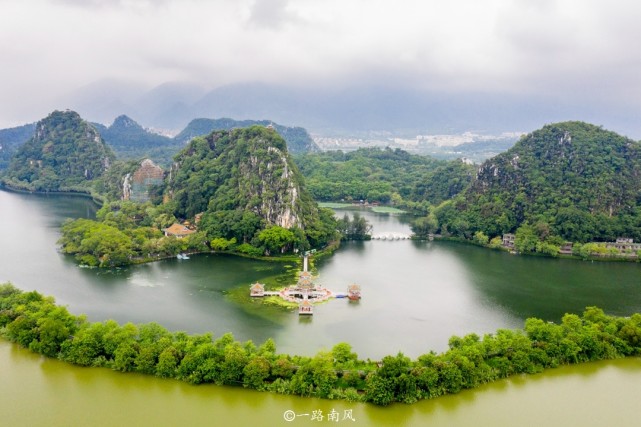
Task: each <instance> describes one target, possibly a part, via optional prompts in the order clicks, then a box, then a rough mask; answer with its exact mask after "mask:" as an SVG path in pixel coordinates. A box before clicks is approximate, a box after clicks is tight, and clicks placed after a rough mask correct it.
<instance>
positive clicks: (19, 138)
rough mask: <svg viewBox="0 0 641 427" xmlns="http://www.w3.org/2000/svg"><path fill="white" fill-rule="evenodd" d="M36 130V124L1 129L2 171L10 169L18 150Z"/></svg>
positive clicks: (0, 161) (0, 156)
mask: <svg viewBox="0 0 641 427" xmlns="http://www.w3.org/2000/svg"><path fill="white" fill-rule="evenodd" d="M35 130H36V125H35V123H31V124H28V125H23V126H18V127H14V128H9V129H0V171H2V170H3V169H6V168H7V167H9V162H10V161H11V158H12V157H13V156H14V154H15V153H16V151H18V148H19V147H20V146H21V145H22V144H24V143H25V142H27V141H28V140H29V138H31V137H32V136H33V133H34V131H35Z"/></svg>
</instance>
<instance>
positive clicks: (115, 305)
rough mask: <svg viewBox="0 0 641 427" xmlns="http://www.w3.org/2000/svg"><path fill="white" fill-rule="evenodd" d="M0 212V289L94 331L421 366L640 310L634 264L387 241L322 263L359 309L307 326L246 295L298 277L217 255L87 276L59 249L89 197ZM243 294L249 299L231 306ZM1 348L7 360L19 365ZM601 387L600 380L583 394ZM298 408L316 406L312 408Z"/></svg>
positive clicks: (327, 282) (322, 314) (401, 227)
mask: <svg viewBox="0 0 641 427" xmlns="http://www.w3.org/2000/svg"><path fill="white" fill-rule="evenodd" d="M0 207H1V209H0V221H1V222H2V224H4V225H5V227H4V230H3V237H2V239H0V260H1V261H0V263H1V264H0V265H1V266H2V268H0V282H5V281H11V282H12V283H14V284H15V285H16V286H17V287H18V288H20V289H24V290H38V291H39V292H41V293H43V294H45V295H53V296H54V297H55V298H56V300H57V302H58V303H60V304H63V305H66V306H68V308H69V310H70V311H71V312H73V313H76V314H80V313H86V314H87V315H88V317H89V319H91V320H105V319H109V318H113V319H116V320H117V321H119V322H127V321H131V322H135V323H143V322H150V321H155V322H158V323H160V324H162V325H163V326H165V327H167V328H168V329H171V330H186V331H188V332H194V333H200V332H206V331H211V332H213V333H214V335H215V336H220V335H222V334H223V333H225V332H232V333H233V334H234V336H235V337H236V338H237V339H240V340H247V339H251V340H253V341H254V342H256V343H260V342H262V341H264V340H265V339H267V338H270V337H271V338H274V340H275V342H276V344H277V347H278V350H279V352H286V353H291V354H306V355H313V354H315V353H316V352H317V351H319V350H322V349H330V348H331V347H332V346H333V345H335V344H337V343H339V342H348V343H350V344H351V345H352V346H353V349H354V351H356V352H357V353H358V354H359V356H360V357H361V358H372V359H378V358H380V357H382V356H384V355H387V354H396V353H397V352H398V351H402V352H403V353H405V354H406V355H408V356H411V357H416V356H418V355H420V354H422V353H425V352H428V351H430V350H435V351H442V350H444V349H445V348H446V347H447V341H448V339H449V337H450V336H452V335H455V334H456V335H464V334H467V333H470V332H475V333H477V334H480V335H482V334H483V333H487V332H492V331H495V330H496V329H498V328H515V327H521V326H522V324H523V320H524V319H525V318H527V317H530V316H536V317H541V318H543V319H546V320H551V321H559V320H560V318H561V316H562V315H563V314H564V313H566V312H576V313H580V312H581V311H582V310H583V309H584V308H585V307H586V306H590V305H597V306H599V307H602V308H603V309H604V310H605V311H606V312H607V313H609V314H614V315H629V314H630V313H632V312H641V292H640V288H641V274H640V273H641V271H640V268H641V266H640V265H639V264H636V263H600V262H594V263H592V262H582V261H572V260H556V259H544V258H537V257H519V256H512V255H509V254H506V253H502V252H496V251H491V250H486V249H481V248H477V247H473V246H466V245H462V244H456V243H447V242H415V241H407V240H394V241H389V240H386V241H371V242H354V243H347V244H344V245H343V246H342V247H341V249H339V250H338V251H337V252H336V253H335V255H333V256H331V257H328V258H325V259H323V260H321V261H319V262H317V263H316V264H315V266H314V267H315V270H313V271H314V275H315V276H316V279H315V280H317V281H318V282H319V284H321V285H322V286H324V287H326V288H328V289H333V290H345V291H346V290H347V285H349V284H350V283H357V284H359V285H360V286H361V288H362V300H361V301H360V302H358V303H356V304H354V303H351V304H350V303H349V302H348V301H347V299H332V300H330V301H328V302H326V303H323V304H319V305H316V306H315V307H314V316H299V315H298V314H297V311H296V310H294V311H291V310H287V309H283V308H282V307H278V306H273V305H270V304H265V303H263V302H262V301H257V300H256V299H254V300H252V299H251V298H250V297H249V284H250V283H254V282H255V281H259V280H263V279H264V278H270V277H271V278H274V279H277V278H279V277H280V276H281V275H283V274H284V273H286V272H287V271H291V270H292V269H298V268H300V267H299V266H294V265H287V264H281V263H268V262H259V261H253V260H247V259H244V258H238V257H232V256H220V255H211V254H208V255H199V256H192V257H191V259H189V260H176V259H172V260H166V261H162V262H158V263H152V264H146V265H139V266H134V267H131V268H125V269H120V270H115V271H106V270H98V269H82V268H78V267H77V266H76V265H75V263H74V261H73V259H71V258H69V257H65V256H63V255H61V254H59V253H57V252H56V240H57V239H58V237H59V227H60V224H61V222H62V221H63V220H64V219H65V218H67V217H91V216H93V215H94V214H95V210H96V208H95V206H94V205H93V204H92V203H91V201H90V200H88V199H84V198H80V197H70V196H41V195H28V194H16V193H10V192H5V191H0ZM342 213H343V212H342V211H341V212H340V214H341V215H342ZM360 213H361V214H362V215H364V216H365V217H366V218H367V219H368V221H370V222H371V223H372V224H373V225H374V232H375V233H400V234H403V233H407V232H408V230H409V229H408V224H407V218H405V217H403V216H398V215H389V214H375V213H372V212H369V211H361V212H360ZM290 276H291V275H290ZM285 285H287V283H283V286H285ZM241 291H242V293H243V294H244V295H245V297H244V298H234V296H235V295H236V294H239V293H240V292H241ZM3 345H4V347H3V353H2V354H3V356H2V357H3V358H5V356H6V354H7V352H8V353H9V354H15V351H16V350H7V348H6V346H7V345H8V344H3ZM9 359H10V360H9V364H11V357H9ZM3 361H4V359H3ZM3 363H4V362H3ZM34 363H35V362H29V363H28V364H33V366H32V368H30V369H38V368H37V366H39V365H38V364H39V363H42V362H38V363H35V364H34ZM613 363H614V362H613ZM604 366H615V365H609V364H605V365H604ZM74 369H75V368H74ZM572 369H575V368H572ZM576 369H580V368H576ZM612 369H618V368H612ZM626 369H627V368H626ZM628 370H630V371H633V372H634V374H637V373H638V372H637V371H636V368H635V369H632V368H630V369H628ZM638 374H639V375H641V373H638ZM545 375H546V376H547V375H548V374H545ZM551 375H553V374H551ZM3 377H4V375H3ZM593 377H594V378H597V377H598V375H593V376H590V377H589V378H588V380H587V383H588V384H590V382H591V381H592V380H591V379H590V378H593ZM3 380H4V379H3ZM145 381H147V380H145ZM149 381H154V380H153V379H149ZM561 382H563V380H561ZM510 384H512V382H510ZM509 387H510V388H511V387H513V386H512V385H510V386H509ZM588 388H590V387H588ZM239 392H241V393H247V392H246V391H243V390H239ZM519 393H521V392H520V391H518V392H516V394H519ZM617 394H619V393H617ZM261 396H262V395H261ZM474 396H480V395H479V394H477V393H476V392H475V393H474ZM239 399H240V398H239ZM261 399H262V397H261ZM266 399H275V397H269V398H266ZM475 399H477V398H475ZM296 402H298V403H296V405H297V406H298V405H300V407H306V406H307V405H306V404H304V403H303V402H307V401H306V400H303V401H299V400H296ZM239 405H240V404H239ZM323 405H325V402H323ZM341 405H342V406H341V407H343V406H345V405H347V406H349V404H346V403H341ZM241 406H242V405H241ZM323 407H325V406H323ZM359 408H361V406H359ZM408 408H410V407H408ZM417 408H418V407H417ZM281 409H282V408H281ZM377 410H378V409H377ZM407 411H409V412H407ZM407 411H406V412H407V414H413V413H414V412H415V411H421V410H420V409H415V410H412V409H408V410H407ZM281 412H282V411H281ZM407 414H406V415H407ZM408 416H409V415H408ZM409 418H412V417H409ZM409 418H408V419H409ZM358 424H360V423H358ZM572 424H574V423H572ZM608 424H610V425H614V424H611V423H608ZM275 425H276V424H275ZM408 425H410V424H408ZM617 425H621V424H617Z"/></svg>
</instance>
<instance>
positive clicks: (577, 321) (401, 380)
mask: <svg viewBox="0 0 641 427" xmlns="http://www.w3.org/2000/svg"><path fill="white" fill-rule="evenodd" d="M0 335H1V336H2V337H3V338H5V339H8V340H10V341H12V342H15V343H17V344H19V345H21V346H23V347H25V348H29V349H30V350H31V351H34V352H36V353H40V354H43V355H45V356H47V357H55V358H58V359H60V360H63V361H66V362H69V363H73V364H76V365H81V366H100V367H108V368H111V369H114V370H117V371H122V372H138V373H143V374H148V375H155V376H158V377H161V378H175V379H178V380H182V381H187V382H189V383H192V384H200V383H214V384H220V385H223V384H224V385H232V386H243V387H246V388H252V389H256V390H264V391H271V392H276V393H282V394H293V395H299V396H314V397H320V398H329V399H346V400H349V401H364V402H371V403H373V404H376V405H388V404H390V403H393V402H404V403H413V402H416V401H418V400H420V399H430V398H435V397H438V396H442V395H446V394H453V393H458V392H459V391H461V390H464V389H471V388H475V387H478V386H480V385H482V384H485V383H488V382H491V381H496V380H499V379H502V378H507V377H510V376H512V375H519V374H533V373H537V372H541V371H543V370H544V369H548V368H554V367H557V366H559V365H565V364H574V363H582V362H590V361H596V360H607V359H615V358H620V357H626V356H639V355H640V354H641V314H633V315H632V316H630V317H613V316H608V315H606V314H604V312H603V311H602V310H601V309H598V308H596V307H588V308H587V309H586V310H585V312H584V313H583V315H582V316H578V315H575V314H566V315H565V316H563V319H562V320H561V323H560V324H553V323H549V322H545V321H543V320H541V319H536V318H530V319H527V320H526V321H525V327H524V329H522V330H508V329H499V330H498V331H496V333H494V334H486V335H484V336H483V337H480V336H478V335H476V334H469V335H466V336H465V337H462V338H461V337H457V336H453V337H451V338H450V340H449V349H448V350H447V351H445V352H444V353H441V354H436V353H434V352H430V353H426V354H423V355H421V356H419V357H418V358H417V359H415V360H412V359H410V358H409V357H407V356H405V355H403V354H402V353H400V352H399V353H398V354H396V355H395V356H386V357H383V358H382V360H381V361H379V362H372V361H369V360H367V361H363V360H360V359H359V358H358V356H357V354H356V353H354V352H353V351H352V348H351V346H350V345H349V344H346V343H340V344H337V345H335V346H334V347H333V348H332V349H331V350H330V351H321V352H319V353H318V354H316V355H315V356H314V357H304V356H292V355H287V354H279V353H277V352H276V345H275V344H274V342H273V340H271V339H269V340H267V341H266V342H264V343H263V344H261V345H260V346H256V345H255V344H254V343H253V342H251V341H248V342H245V343H241V342H238V341H236V340H235V339H234V337H233V336H232V334H230V333H227V334H224V335H222V336H221V337H219V338H216V339H214V337H213V336H212V335H211V334H203V335H191V336H190V335H187V334H186V333H184V332H174V333H171V332H169V331H167V330H166V329H165V328H163V327H161V326H160V325H158V324H155V323H149V324H143V325H134V324H131V323H127V324H125V325H119V324H118V323H116V322H115V321H113V320H107V321H105V322H94V323H91V322H88V321H87V320H86V318H85V317H84V316H75V315H73V314H70V313H69V312H68V311H67V309H66V308H65V307H61V306H57V305H56V304H55V302H54V299H53V298H52V297H44V296H42V295H41V294H39V293H37V292H22V291H20V290H18V289H16V288H14V287H13V286H12V285H10V284H4V285H0Z"/></svg>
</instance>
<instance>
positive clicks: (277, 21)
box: [249, 0, 293, 29]
mask: <svg viewBox="0 0 641 427" xmlns="http://www.w3.org/2000/svg"><path fill="white" fill-rule="evenodd" d="M287 4H288V0H256V1H255V3H254V4H253V6H252V8H251V15H250V18H249V22H250V23H253V24H256V25H258V26H260V27H266V28H271V29H278V28H280V27H281V26H282V25H283V24H285V23H286V22H287V21H290V20H291V19H292V18H293V15H292V14H291V13H289V12H288V11H287Z"/></svg>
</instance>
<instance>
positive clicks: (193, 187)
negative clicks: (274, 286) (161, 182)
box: [166, 126, 335, 248]
mask: <svg viewBox="0 0 641 427" xmlns="http://www.w3.org/2000/svg"><path fill="white" fill-rule="evenodd" d="M166 195H167V198H168V199H170V200H171V203H173V204H174V205H175V206H176V208H175V214H176V216H177V217H181V218H192V217H194V216H195V215H196V214H198V213H201V212H205V215H203V219H202V227H201V228H203V229H205V230H206V231H208V236H210V237H212V238H216V237H223V238H226V239H231V238H236V241H238V242H241V241H242V242H246V243H249V242H250V241H252V239H253V238H254V237H257V232H258V231H260V230H261V229H264V228H276V227H278V229H279V230H287V231H290V232H291V233H293V235H292V236H290V235H287V238H288V239H290V240H292V244H295V245H296V246H297V247H301V248H303V247H308V246H309V245H311V246H312V247H320V246H324V245H325V244H326V243H327V242H328V241H329V240H330V239H332V238H334V234H335V222H334V220H333V218H332V213H331V211H325V210H322V209H319V208H318V206H317V205H316V203H315V202H314V201H313V199H312V197H311V195H310V194H309V192H308V191H307V190H306V189H305V187H304V183H303V178H302V176H301V174H300V172H299V171H298V168H297V167H296V165H295V164H294V163H293V162H292V160H291V158H290V157H289V154H288V152H287V145H286V143H285V141H284V140H283V138H281V137H280V135H279V134H278V133H276V132H275V131H274V130H271V129H267V128H265V127H262V126H252V127H249V128H242V129H234V130H231V131H216V132H213V133H211V134H209V135H208V136H206V137H200V138H194V139H193V140H192V141H191V142H190V143H189V145H188V146H187V147H186V148H185V149H184V150H182V151H181V152H180V153H179V154H178V155H177V156H176V157H175V159H174V166H173V167H172V169H171V171H170V172H169V178H168V185H167V191H166ZM294 237H295V239H294ZM294 240H295V242H294ZM253 243H254V245H255V246H259V245H260V243H261V242H256V241H255V240H254V241H253ZM263 243H264V242H263Z"/></svg>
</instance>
